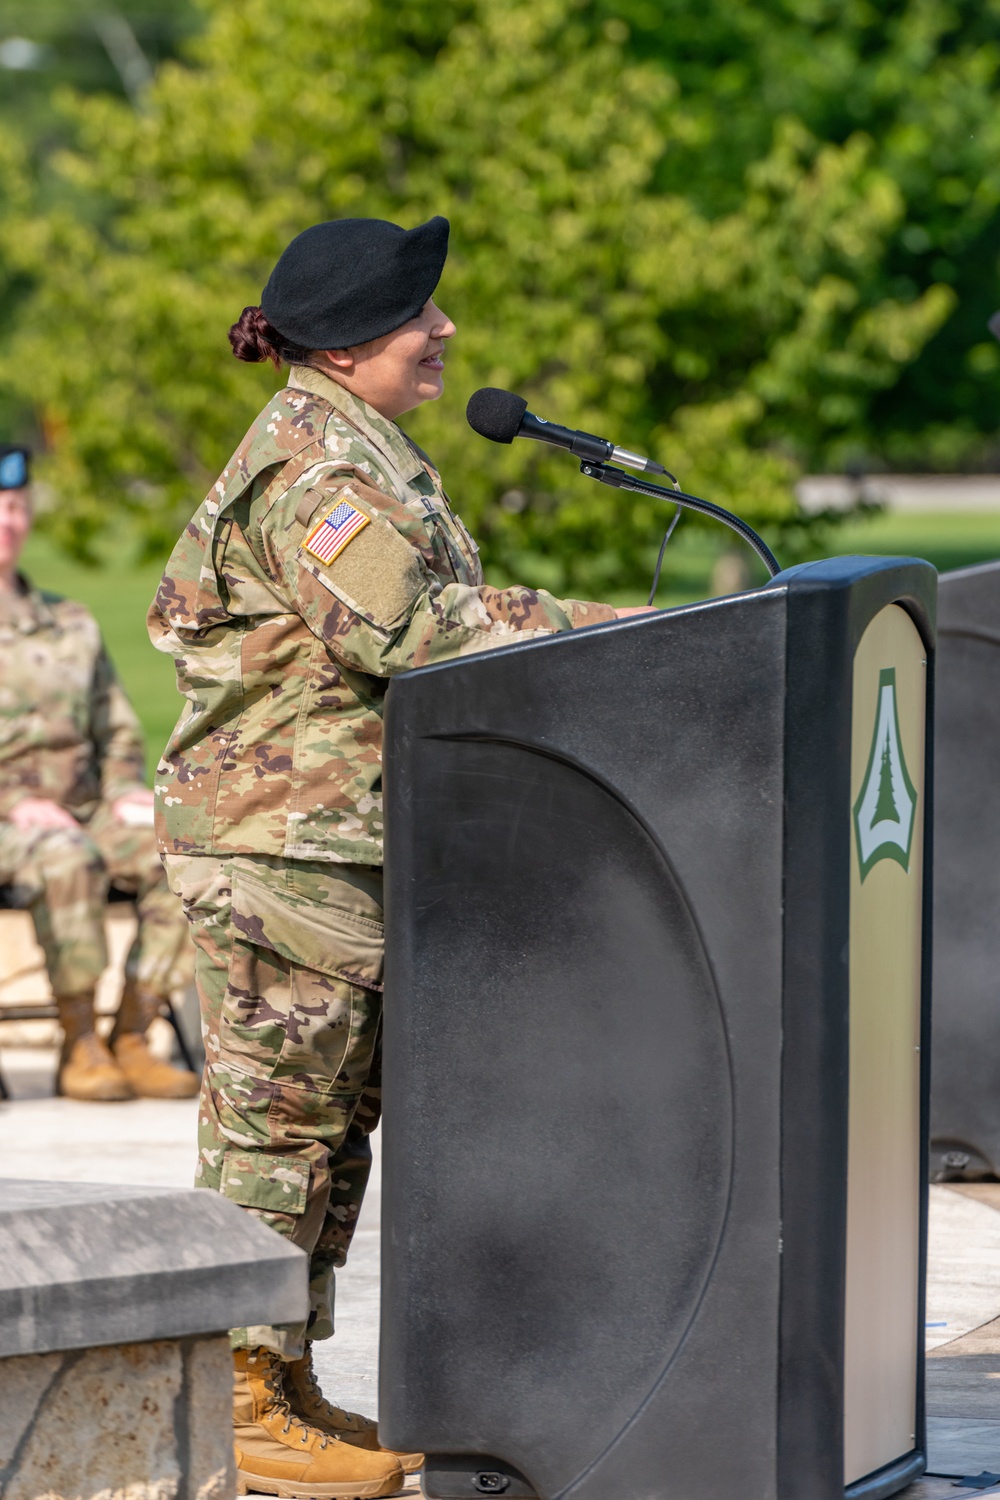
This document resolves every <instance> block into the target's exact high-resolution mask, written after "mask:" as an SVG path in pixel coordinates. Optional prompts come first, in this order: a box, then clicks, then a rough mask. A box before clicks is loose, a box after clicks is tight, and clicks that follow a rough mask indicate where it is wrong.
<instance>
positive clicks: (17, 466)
mask: <svg viewBox="0 0 1000 1500" xmlns="http://www.w3.org/2000/svg"><path fill="white" fill-rule="evenodd" d="M30 483H31V449H30V448H20V447H15V446H13V445H11V444H9V443H0V490H22V489H24V487H25V485H26V484H30Z"/></svg>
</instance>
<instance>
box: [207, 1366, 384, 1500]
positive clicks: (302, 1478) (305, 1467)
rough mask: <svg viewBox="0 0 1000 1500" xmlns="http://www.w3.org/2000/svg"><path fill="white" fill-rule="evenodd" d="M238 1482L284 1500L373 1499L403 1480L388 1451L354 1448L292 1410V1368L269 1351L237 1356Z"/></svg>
mask: <svg viewBox="0 0 1000 1500" xmlns="http://www.w3.org/2000/svg"><path fill="white" fill-rule="evenodd" d="M233 1368H234V1376H235V1385H234V1392H233V1421H234V1429H235V1430H234V1443H235V1446H236V1487H237V1491H238V1493H239V1494H241V1495H246V1494H250V1493H254V1494H262V1495H281V1496H284V1497H285V1500H296V1497H298V1496H302V1497H304V1500H368V1497H370V1496H373V1495H393V1494H395V1493H396V1491H397V1490H400V1489H402V1487H403V1484H404V1482H405V1480H404V1477H403V1471H402V1469H401V1468H400V1467H399V1464H398V1463H397V1462H396V1460H395V1458H394V1457H393V1455H392V1454H390V1453H383V1452H381V1451H380V1452H377V1453H371V1452H369V1451H367V1450H366V1449H364V1448H355V1447H352V1446H351V1445H350V1444H349V1443H343V1442H341V1441H340V1440H339V1439H338V1438H335V1437H331V1436H330V1435H329V1434H328V1433H325V1432H321V1431H320V1430H319V1428H318V1427H314V1426H312V1425H311V1424H310V1423H307V1422H302V1421H300V1420H299V1418H298V1417H297V1416H295V1414H294V1413H293V1412H292V1409H291V1407H290V1406H289V1404H288V1400H287V1398H286V1391H285V1375H286V1372H287V1369H288V1366H287V1365H286V1364H285V1363H284V1361H282V1360H281V1359H279V1357H278V1356H277V1354H272V1353H271V1351H270V1350H269V1349H238V1350H237V1351H236V1353H235V1354H234V1355H233Z"/></svg>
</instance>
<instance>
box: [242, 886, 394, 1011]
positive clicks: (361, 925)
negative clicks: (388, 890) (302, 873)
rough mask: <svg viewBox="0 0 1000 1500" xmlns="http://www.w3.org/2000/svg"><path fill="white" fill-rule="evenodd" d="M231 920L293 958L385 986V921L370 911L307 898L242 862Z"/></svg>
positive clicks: (250, 937)
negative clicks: (369, 914) (258, 874)
mask: <svg viewBox="0 0 1000 1500" xmlns="http://www.w3.org/2000/svg"><path fill="white" fill-rule="evenodd" d="M232 921H233V926H234V927H235V928H236V930H237V932H238V933H239V934H240V936H241V937H242V938H243V939H244V941H245V942H249V943H256V944H257V945H258V946H259V947H261V948H270V949H272V950H273V951H274V952H275V953H280V954H281V956H282V958H287V959H288V960H289V962H291V963H294V964H301V965H303V967H304V968H307V969H315V970H316V971H317V973H319V974H329V975H331V976H332V977H333V978H335V979H345V980H346V981H347V983H348V984H358V985H361V986H363V987H364V988H365V989H373V990H377V989H381V987H382V956H383V949H384V936H383V927H382V923H381V922H376V921H374V920H373V919H372V918H371V917H361V916H357V915H355V913H354V912H349V911H341V910H340V909H339V908H338V907H336V906H323V905H320V904H319V903H318V902H315V901H308V900H306V899H304V898H303V897H302V896H297V895H295V894H294V893H293V892H291V891H287V890H285V889H284V888H283V887H281V886H273V885H268V884H265V882H264V881H262V880H260V879H258V878H256V877H255V876H253V875H249V874H247V872H246V871H245V870H242V869H241V868H240V867H239V865H237V866H235V868H234V869H233V916H232Z"/></svg>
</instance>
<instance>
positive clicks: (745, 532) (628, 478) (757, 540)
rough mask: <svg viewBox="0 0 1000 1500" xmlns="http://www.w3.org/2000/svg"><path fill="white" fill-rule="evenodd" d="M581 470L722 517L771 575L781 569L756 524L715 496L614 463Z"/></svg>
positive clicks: (583, 466)
mask: <svg viewBox="0 0 1000 1500" xmlns="http://www.w3.org/2000/svg"><path fill="white" fill-rule="evenodd" d="M580 473H581V474H586V476H587V478H588V479H596V480H597V481H598V483H599V484H609V485H611V486H612V488H614V489H616V490H631V491H632V492H633V493H635V494H637V495H649V496H650V497H651V498H652V499H654V500H672V501H673V503H674V504H675V505H677V506H679V507H683V508H684V509H685V510H695V511H697V512H698V513H699V515H702V516H711V517H712V519H713V520H714V521H721V522H722V524H723V526H728V527H729V528H730V530H731V531H735V532H736V534H737V536H741V537H742V538H743V540H744V541H745V542H746V543H747V545H748V546H749V547H752V548H753V550H754V552H756V554H757V556H758V557H759V558H760V560H761V562H762V563H763V564H764V566H765V568H766V569H767V571H768V576H769V577H771V578H774V577H775V575H776V574H778V573H780V572H781V566H780V564H779V562H778V559H777V558H776V557H775V555H774V553H773V552H772V551H771V549H770V547H769V546H768V545H767V543H766V542H765V541H764V540H763V538H762V537H759V536H758V535H757V533H756V531H754V529H753V527H752V526H748V525H747V523H746V521H743V520H741V519H740V517H739V516H734V515H733V513H732V511H729V510H723V508H722V506H721V505H713V504H712V502H711V500H702V499H701V497H700V496H698V495H688V494H686V493H685V491H684V490H668V489H664V488H663V486H662V485H659V484H650V483H649V481H648V480H646V479H639V478H638V476H636V475H633V474H626V473H625V471H624V469H615V468H613V467H612V466H611V465H610V464H602V463H587V462H584V463H582V464H581V465H580Z"/></svg>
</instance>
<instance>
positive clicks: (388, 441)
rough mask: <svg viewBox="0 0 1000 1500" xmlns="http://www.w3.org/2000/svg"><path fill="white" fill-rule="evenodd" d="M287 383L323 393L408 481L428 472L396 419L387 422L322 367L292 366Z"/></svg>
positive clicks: (324, 398)
mask: <svg viewBox="0 0 1000 1500" xmlns="http://www.w3.org/2000/svg"><path fill="white" fill-rule="evenodd" d="M288 384H289V385H291V386H294V387H295V388H296V389H297V390H300V391H310V392H311V393H312V394H313V395H314V396H322V398H323V400H324V401H328V402H329V403H330V405H331V406H332V407H333V408H334V410H335V411H338V412H339V413H340V414H341V416H343V417H345V418H346V419H347V421H348V422H350V424H351V426H352V427H356V428H357V429H358V430H359V432H362V433H363V434H364V435H365V437H366V438H367V439H368V441H369V442H370V443H371V445H372V447H373V448H377V449H378V451H379V453H381V454H382V455H383V456H384V457H385V458H386V459H388V461H389V463H390V464H391V465H392V467H393V468H394V469H395V470H396V472H397V473H398V474H399V476H400V478H401V479H403V480H404V481H405V482H406V483H409V482H410V481H411V480H413V479H416V478H417V476H418V475H419V474H423V473H424V472H425V471H424V466H423V464H422V463H421V461H420V459H419V458H418V457H417V455H416V453H415V452H414V451H413V449H412V448H411V447H410V444H409V443H408V442H407V440H406V438H405V437H404V436H403V434H402V432H401V431H400V429H399V428H398V427H397V426H396V424H395V422H387V421H386V419H385V417H383V416H380V415H379V413H378V412H377V411H376V410H375V408H374V407H373V406H369V405H368V403H367V401H362V400H361V399H360V398H359V397H358V396H354V395H352V394H351V392H350V391H346V390H345V389H344V387H343V386H342V385H338V384H337V382H336V381H335V380H331V379H330V377H329V376H328V375H324V374H323V373H322V371H321V370H315V369H313V368H312V366H311V365H293V366H292V368H291V370H290V371H289V374H288Z"/></svg>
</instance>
